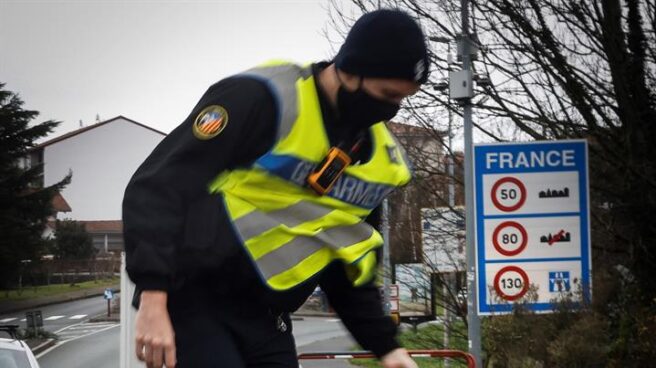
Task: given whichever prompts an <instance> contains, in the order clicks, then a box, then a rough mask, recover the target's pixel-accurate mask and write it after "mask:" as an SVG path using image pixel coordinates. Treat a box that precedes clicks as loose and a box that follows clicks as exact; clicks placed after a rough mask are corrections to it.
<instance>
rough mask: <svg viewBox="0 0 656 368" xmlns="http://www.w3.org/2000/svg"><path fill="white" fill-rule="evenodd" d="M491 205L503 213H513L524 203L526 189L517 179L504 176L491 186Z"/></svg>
mask: <svg viewBox="0 0 656 368" xmlns="http://www.w3.org/2000/svg"><path fill="white" fill-rule="evenodd" d="M491 195H492V203H494V206H495V207H496V208H498V209H499V210H501V211H504V212H513V211H516V210H518V209H519V208H521V207H522V205H523V204H524V202H526V187H525V186H524V184H523V183H522V182H521V181H520V180H519V179H517V178H513V177H512V176H506V177H504V178H501V179H499V180H498V181H497V182H496V183H494V185H493V186H492V191H491Z"/></svg>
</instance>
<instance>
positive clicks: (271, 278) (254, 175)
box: [123, 10, 428, 368]
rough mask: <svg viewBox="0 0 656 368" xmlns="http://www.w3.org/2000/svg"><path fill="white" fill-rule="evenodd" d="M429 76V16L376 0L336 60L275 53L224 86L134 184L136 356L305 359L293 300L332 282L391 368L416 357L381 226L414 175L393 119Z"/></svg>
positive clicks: (128, 239)
mask: <svg viewBox="0 0 656 368" xmlns="http://www.w3.org/2000/svg"><path fill="white" fill-rule="evenodd" d="M427 77H428V57H427V52H426V44H425V39H424V35H423V34H422V31H421V29H420V27H419V26H418V25H417V24H416V23H415V22H414V20H413V19H412V18H411V17H409V16H408V15H407V14H405V13H403V12H401V11H397V10H379V11H375V12H372V13H368V14H365V15H364V16H362V17H361V18H360V19H359V20H358V21H357V22H356V23H355V24H354V26H353V28H352V29H351V31H350V32H349V34H348V36H347V38H346V40H345V43H344V45H343V46H342V47H341V49H340V51H339V53H338V54H337V55H336V57H335V58H334V60H333V61H331V62H322V63H316V64H311V65H305V66H301V65H295V64H292V63H288V62H281V61H272V62H268V63H265V64H263V65H260V66H258V67H255V68H253V69H249V70H247V71H245V72H243V73H240V74H237V75H235V76H232V77H229V78H226V79H224V80H222V81H220V82H218V83H216V84H214V85H213V86H211V87H210V88H209V90H208V91H207V92H206V93H205V95H204V96H203V97H202V98H201V100H200V102H199V103H198V104H197V105H196V107H195V108H194V109H193V111H192V112H191V114H190V115H189V117H188V118H187V119H186V120H185V121H184V122H183V123H182V124H181V125H180V126H179V127H177V128H176V129H175V130H174V131H173V132H171V134H170V135H169V136H168V137H167V138H166V139H164V140H163V141H162V143H161V144H160V145H158V146H157V148H155V150H154V151H153V153H152V154H151V155H150V156H149V157H148V158H147V159H146V161H145V162H144V163H143V164H142V165H141V167H139V169H138V170H137V172H136V173H135V174H134V176H133V178H132V180H131V181H130V183H129V184H128V187H127V189H126V192H125V198H124V202H123V221H124V228H125V231H124V235H125V245H126V252H127V271H128V274H129V275H130V278H131V279H132V280H133V281H134V282H135V284H136V285H137V290H138V291H137V293H136V294H135V298H134V304H135V306H138V308H139V311H138V314H137V319H136V343H137V351H136V354H137V356H138V357H139V359H141V360H143V361H145V362H146V363H147V365H148V367H158V368H159V367H162V366H164V365H165V366H166V367H169V368H171V367H176V366H177V367H182V368H184V367H193V368H203V367H237V368H239V367H258V368H263V367H296V366H298V362H297V360H296V350H295V343H294V338H293V335H292V334H291V321H290V318H289V313H290V312H293V311H295V310H296V309H298V308H299V307H300V305H301V304H302V303H303V302H304V301H305V299H306V298H307V297H308V296H309V295H310V294H311V293H312V291H313V290H314V289H315V287H316V286H317V285H320V286H321V288H322V290H323V291H324V292H325V293H326V295H327V297H328V299H329V301H330V303H331V305H332V307H333V308H334V309H335V311H336V312H337V313H338V315H339V316H340V317H341V319H342V321H343V322H344V324H345V326H346V327H347V328H348V329H349V331H350V332H351V334H352V335H353V336H354V338H355V339H356V340H357V341H358V343H359V344H360V345H361V346H362V347H363V348H365V349H369V350H371V351H373V352H374V353H375V354H376V355H377V356H378V357H379V358H380V360H381V362H382V364H383V366H384V367H386V368H396V367H398V368H412V367H416V365H415V363H414V362H413V361H412V359H411V358H410V357H409V356H408V354H407V352H406V351H405V349H403V348H401V347H400V346H399V344H398V343H397V342H396V340H395V338H394V336H395V333H396V327H395V326H394V324H393V322H392V321H391V319H390V318H389V317H388V316H385V315H384V313H383V310H382V305H381V300H380V295H379V293H378V290H377V287H376V285H375V280H374V279H375V273H376V265H377V258H378V257H377V250H378V249H379V247H380V245H381V244H382V238H381V236H380V234H379V233H378V232H377V231H376V230H375V228H374V226H372V224H374V225H375V224H376V223H377V217H378V212H377V211H376V208H377V207H378V206H379V205H380V203H381V202H382V200H383V199H384V198H385V196H387V195H388V194H389V193H390V192H392V191H393V190H394V189H395V188H398V187H400V186H403V185H405V184H406V183H408V181H409V180H410V176H411V174H410V169H409V165H408V162H407V160H406V158H405V155H404V154H403V151H402V149H401V147H400V145H399V143H398V142H397V141H396V139H395V138H394V136H393V135H392V134H391V133H390V132H389V131H388V130H387V128H386V126H385V122H386V121H388V120H389V119H391V118H392V117H394V116H395V115H396V113H397V111H398V109H399V106H400V104H401V101H402V100H403V99H404V98H405V97H408V96H410V95H412V94H414V93H416V92H417V91H418V90H419V87H420V85H421V84H422V83H424V82H425V81H426V80H427Z"/></svg>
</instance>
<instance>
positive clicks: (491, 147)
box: [474, 140, 591, 315]
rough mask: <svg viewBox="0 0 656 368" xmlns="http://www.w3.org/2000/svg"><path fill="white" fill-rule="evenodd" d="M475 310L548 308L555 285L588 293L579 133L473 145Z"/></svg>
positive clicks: (583, 150) (584, 181)
mask: <svg viewBox="0 0 656 368" xmlns="http://www.w3.org/2000/svg"><path fill="white" fill-rule="evenodd" d="M474 183H475V204H474V205H475V214H476V221H475V223H476V228H475V232H476V244H477V246H476V248H477V250H476V256H477V259H476V265H477V266H476V271H477V280H478V282H477V288H478V291H477V293H478V294H477V295H478V301H479V305H478V312H479V314H482V315H485V314H493V313H508V312H510V311H512V304H513V303H515V302H518V301H519V300H522V298H524V297H526V296H527V295H528V293H529V290H531V295H533V294H534V293H533V291H535V296H536V298H537V299H535V300H534V299H533V298H531V300H530V302H529V303H528V305H527V306H528V308H530V309H532V310H534V311H537V312H547V311H550V310H552V309H553V305H552V304H551V302H552V300H553V298H554V297H556V296H558V294H559V293H562V292H568V290H569V291H571V290H574V289H575V288H581V289H582V290H583V292H584V294H585V295H584V296H585V297H586V299H589V288H588V287H587V286H589V285H590V265H591V263H590V235H589V210H588V202H589V199H588V174H587V144H586V142H585V141H583V140H571V141H545V142H530V143H509V144H480V145H476V146H475V147H474Z"/></svg>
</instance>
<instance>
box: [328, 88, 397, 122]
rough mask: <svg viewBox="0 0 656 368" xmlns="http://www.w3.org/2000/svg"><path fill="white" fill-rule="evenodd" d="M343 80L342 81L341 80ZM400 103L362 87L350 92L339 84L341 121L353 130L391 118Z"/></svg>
mask: <svg viewBox="0 0 656 368" xmlns="http://www.w3.org/2000/svg"><path fill="white" fill-rule="evenodd" d="M340 82H341V81H340ZM399 108H400V105H398V104H395V103H391V102H387V101H383V100H380V99H378V98H375V97H373V96H371V95H370V94H368V93H367V92H366V91H365V90H364V89H363V88H362V79H360V85H359V86H358V89H357V90H355V91H353V92H350V91H347V90H346V89H345V88H344V85H343V84H342V85H340V86H339V90H338V91H337V112H338V114H339V123H340V125H342V126H346V127H349V128H350V129H352V130H353V131H358V130H361V129H366V128H368V127H370V126H372V125H373V124H375V123H377V122H379V121H385V120H390V119H391V118H393V117H394V116H395V115H396V113H397V112H398V111H399Z"/></svg>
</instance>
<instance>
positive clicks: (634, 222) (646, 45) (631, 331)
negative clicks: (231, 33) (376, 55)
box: [330, 0, 656, 364]
mask: <svg viewBox="0 0 656 368" xmlns="http://www.w3.org/2000/svg"><path fill="white" fill-rule="evenodd" d="M352 3H353V4H355V6H356V8H357V9H359V10H360V11H363V12H364V11H370V10H373V9H375V8H378V7H388V8H390V7H392V8H401V9H403V10H405V11H407V12H408V13H409V14H411V15H413V16H414V17H416V19H418V20H419V21H420V22H421V23H422V25H423V27H424V29H425V31H426V33H427V35H428V36H429V38H431V39H432V40H435V41H437V42H432V43H431V45H430V49H431V58H432V65H431V70H432V76H431V81H430V83H428V84H427V85H425V86H424V87H423V88H422V91H421V92H420V93H419V94H418V95H417V96H415V98H413V99H412V100H411V101H410V102H409V103H408V104H407V106H406V107H407V109H406V110H405V115H404V116H403V117H404V119H405V120H408V121H410V122H412V123H413V124H415V125H417V126H421V127H424V128H426V129H429V130H432V131H433V132H434V134H433V136H434V139H435V142H437V143H438V144H440V145H441V146H442V147H443V149H444V151H446V154H447V155H454V152H449V151H448V150H447V149H446V147H447V144H446V142H445V139H444V137H445V135H444V132H445V131H446V130H447V121H448V119H447V113H448V112H449V111H450V112H451V113H452V114H455V115H456V116H458V115H459V114H460V113H461V110H460V107H459V106H458V105H457V104H456V103H453V101H449V99H448V96H446V95H445V94H444V93H442V92H440V88H439V87H440V86H442V85H443V81H444V80H445V78H446V77H447V71H448V70H449V69H450V68H456V69H457V68H459V65H458V61H457V59H455V58H453V57H449V56H448V54H449V51H451V52H450V53H451V54H453V53H454V50H455V44H454V43H451V44H450V45H449V44H447V43H442V42H444V40H445V39H451V40H455V39H456V38H457V37H458V36H459V30H460V27H459V24H460V19H459V16H460V1H459V0H446V1H438V0H434V1H429V0H396V1H386V0H353V1H352ZM470 4H471V11H470V14H472V20H471V23H472V32H473V33H474V35H473V38H474V39H475V40H477V42H478V44H479V46H480V47H479V50H480V52H479V58H478V60H477V61H475V63H474V68H475V72H476V75H478V76H479V77H480V78H485V79H489V80H490V81H492V83H491V85H489V86H488V87H482V86H479V87H478V88H477V92H478V94H477V96H478V97H476V98H475V99H474V101H473V102H474V104H475V108H476V109H475V111H476V118H475V120H474V127H475V139H476V140H478V141H512V140H545V139H564V138H585V139H587V140H588V142H589V150H590V186H591V215H592V234H593V238H592V241H593V243H592V245H593V264H594V268H595V269H596V270H599V271H598V272H596V273H595V281H594V282H595V285H597V286H600V283H602V284H603V286H604V287H607V288H610V290H611V291H599V292H595V295H596V297H595V299H596V300H597V301H596V303H598V304H599V305H598V311H599V312H601V313H605V314H607V315H609V317H610V320H609V323H610V325H611V326H614V327H616V328H617V329H616V330H615V331H613V330H612V328H611V332H610V333H611V334H615V336H614V338H617V339H619V340H621V341H623V342H622V343H620V344H619V345H616V346H615V347H614V349H616V356H619V355H622V354H625V355H626V356H633V357H634V358H635V361H636V362H637V361H641V360H640V358H639V357H643V358H644V357H646V356H650V354H651V355H653V354H654V349H653V344H654V343H655V342H654V339H653V337H652V338H649V339H647V340H646V342H645V341H644V336H642V337H640V336H641V335H640V332H639V331H640V329H641V328H647V329H649V328H653V327H654V326H653V324H649V322H645V321H644V320H649V317H648V316H653V315H654V313H656V306H655V305H654V300H655V299H654V298H655V297H656V279H654V278H653V277H652V276H651V274H652V272H653V270H654V269H656V250H655V249H656V164H655V163H654V159H655V158H656V144H654V142H656V97H655V95H654V86H655V85H656V75H655V71H656V42H655V41H656V39H655V38H656V1H655V0H595V1H588V0H471V1H470ZM339 9H341V4H339V3H338V2H334V3H333V4H332V6H331V8H330V11H331V14H333V19H334V21H335V23H337V24H338V26H337V27H336V28H337V29H346V27H344V25H345V24H346V25H348V24H350V23H352V20H353V18H355V17H357V15H353V14H344V13H343V12H342V13H340V10H339ZM346 15H348V16H346ZM460 121H461V119H454V121H453V123H454V126H455V128H456V131H460V128H461V127H460V126H459V125H458V123H459V122H460ZM419 156H421V154H419ZM426 157H428V156H426ZM426 159H428V158H426ZM422 170H423V172H422V174H423V176H421V178H422V182H423V184H427V186H428V187H431V184H433V185H432V187H433V190H430V189H427V190H429V192H427V193H434V194H435V195H436V198H442V199H443V198H444V191H443V189H441V188H439V185H435V183H439V182H440V180H437V181H436V179H435V178H447V177H448V174H447V173H446V170H445V169H444V165H425V166H423V168H422ZM451 179H452V180H456V181H457V182H458V183H459V184H461V183H460V182H459V181H458V177H457V176H456V177H455V178H451ZM442 203H444V200H442ZM618 279H619V280H621V282H606V281H608V280H618ZM595 289H597V287H595ZM599 290H603V288H601V289H599ZM643 317H646V318H643ZM620 321H621V322H620ZM619 325H622V326H624V327H625V329H624V330H620V329H619V327H617V326H619ZM626 326H630V327H628V328H627V327H626ZM623 334H624V335H623ZM650 346H651V347H652V348H651V349H650ZM632 354H633V355H632ZM641 354H642V355H641ZM636 357H638V358H636ZM644 361H645V362H648V361H649V360H644ZM636 364H637V363H636Z"/></svg>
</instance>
